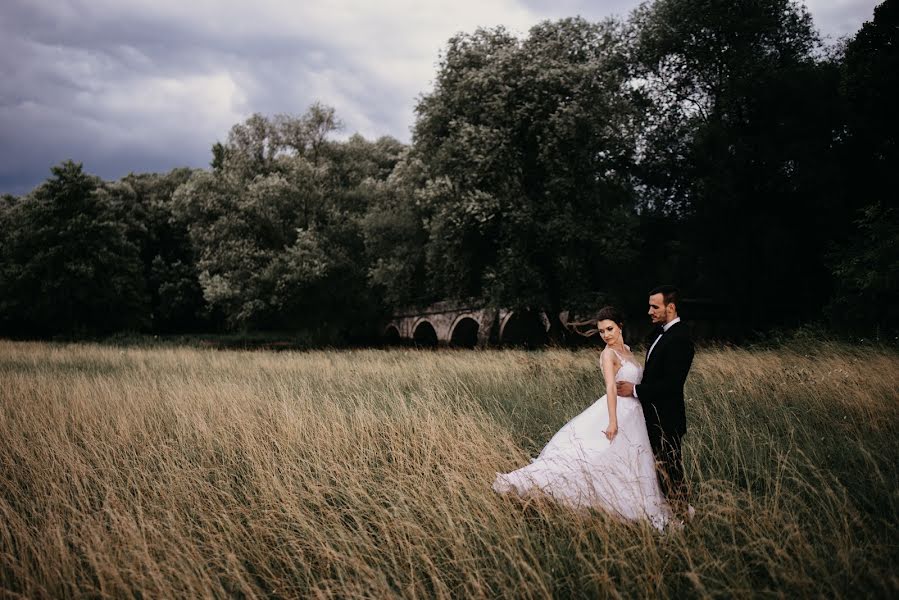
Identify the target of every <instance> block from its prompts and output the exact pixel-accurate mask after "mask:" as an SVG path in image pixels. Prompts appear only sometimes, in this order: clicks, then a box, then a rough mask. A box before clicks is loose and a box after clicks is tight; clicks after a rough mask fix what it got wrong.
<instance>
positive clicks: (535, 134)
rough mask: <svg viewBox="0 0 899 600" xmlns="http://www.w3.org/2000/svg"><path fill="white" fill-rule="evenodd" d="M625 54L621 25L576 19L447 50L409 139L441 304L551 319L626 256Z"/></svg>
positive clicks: (479, 34)
mask: <svg viewBox="0 0 899 600" xmlns="http://www.w3.org/2000/svg"><path fill="white" fill-rule="evenodd" d="M625 56H626V46H625V38H624V32H623V30H622V28H621V26H620V25H618V24H616V23H613V22H606V23H601V24H592V23H588V22H586V21H584V20H583V19H564V20H561V21H558V22H544V23H541V24H540V25H538V26H536V27H534V28H532V29H531V31H530V33H529V35H528V36H527V37H526V38H525V39H523V40H518V39H516V38H514V37H513V36H511V35H510V34H509V33H508V32H506V31H505V30H504V29H502V28H497V29H494V30H484V29H479V30H478V31H476V32H475V33H474V34H471V35H466V34H460V35H457V36H455V37H454V38H452V39H451V40H450V42H449V44H448V47H447V50H446V54H445V56H444V58H443V60H442V63H441V65H440V70H439V72H438V75H437V80H436V83H435V87H434V91H433V92H432V93H431V94H429V95H427V96H425V97H424V98H423V99H422V100H421V102H420V103H419V105H418V108H417V112H418V121H417V122H416V126H415V132H414V147H415V155H416V156H418V157H420V160H421V161H422V163H423V166H424V172H425V183H424V189H423V190H422V192H421V198H422V202H423V203H424V204H425V205H426V206H427V207H428V209H427V210H428V217H429V219H428V230H429V241H428V246H427V265H428V271H429V273H430V276H431V277H432V278H433V280H434V281H435V286H436V288H437V289H438V290H439V291H440V292H442V294H443V295H445V296H450V297H466V296H482V297H485V298H487V299H488V300H489V301H491V302H492V303H494V304H496V305H503V306H532V307H540V308H545V309H548V310H549V312H550V313H551V314H553V315H555V314H558V312H559V310H561V307H562V306H563V305H564V304H565V303H566V302H568V301H570V300H571V299H572V298H573V297H576V296H578V295H579V294H582V293H583V292H584V291H588V290H595V289H598V288H599V287H600V286H608V285H609V283H610V281H612V280H614V277H615V275H616V274H617V273H618V272H619V270H620V269H621V267H622V266H623V265H624V264H627V263H628V261H629V260H630V259H631V258H632V257H633V256H634V253H633V249H634V248H635V247H636V246H637V245H638V244H639V242H638V240H637V239H636V236H635V235H634V228H633V225H634V214H633V212H632V211H630V210H629V208H630V207H631V206H632V205H633V193H632V189H631V186H630V179H629V165H630V164H631V160H632V153H633V139H632V135H633V132H632V131H631V130H630V125H631V122H632V114H631V108H632V105H631V103H630V102H629V97H630V92H629V87H628V85H627V69H626V61H625Z"/></svg>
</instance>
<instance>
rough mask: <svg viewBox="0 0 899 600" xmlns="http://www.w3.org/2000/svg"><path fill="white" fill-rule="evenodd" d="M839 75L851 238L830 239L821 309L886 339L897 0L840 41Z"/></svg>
mask: <svg viewBox="0 0 899 600" xmlns="http://www.w3.org/2000/svg"><path fill="white" fill-rule="evenodd" d="M841 75H842V79H841V93H842V97H843V100H844V103H845V108H846V127H845V130H844V131H843V132H842V136H841V138H840V147H839V149H840V152H841V166H842V169H843V170H844V171H845V172H846V173H847V177H846V179H845V183H844V186H843V194H844V202H845V205H846V206H847V208H848V210H849V211H852V212H851V213H850V214H853V215H855V216H854V218H853V221H854V222H855V225H856V228H855V229H854V231H853V230H852V229H851V228H848V227H846V228H845V229H846V230H849V231H851V232H852V233H851V236H849V237H848V239H840V238H836V240H835V241H836V242H837V243H836V247H835V249H834V250H833V252H832V253H831V265H832V266H833V274H834V278H835V281H836V287H835V291H834V296H833V299H832V302H831V305H830V306H829V311H828V312H829V314H830V316H831V319H832V322H833V323H834V324H835V325H837V326H839V327H840V328H843V329H848V330H855V331H858V332H859V333H863V334H864V335H870V334H871V333H872V332H873V333H877V332H879V333H880V334H881V335H883V336H887V335H890V334H895V333H896V331H897V329H899V315H897V312H896V309H895V306H894V304H895V303H894V301H893V300H892V299H893V298H895V297H896V295H897V291H899V290H897V281H896V275H895V274H896V272H897V268H899V258H897V244H896V240H897V239H899V213H897V211H896V209H895V208H894V207H893V206H891V205H890V202H891V201H894V198H895V197H896V191H895V183H894V179H895V174H896V172H897V169H899V116H897V112H896V108H895V103H896V97H897V94H899V2H896V1H895V0H888V1H887V2H884V3H882V4H881V5H879V6H877V7H876V8H875V9H874V19H873V20H872V21H869V22H866V23H865V24H864V25H863V26H862V28H861V29H860V30H859V31H858V33H857V34H856V35H855V37H854V38H853V39H852V40H850V41H849V42H848V43H847V44H846V47H845V50H844V54H843V60H842V72H841Z"/></svg>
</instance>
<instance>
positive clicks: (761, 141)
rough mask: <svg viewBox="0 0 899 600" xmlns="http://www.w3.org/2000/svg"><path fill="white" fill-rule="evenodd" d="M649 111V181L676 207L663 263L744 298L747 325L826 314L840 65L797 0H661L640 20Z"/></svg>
mask: <svg viewBox="0 0 899 600" xmlns="http://www.w3.org/2000/svg"><path fill="white" fill-rule="evenodd" d="M632 26H633V27H634V28H635V34H634V38H635V40H636V43H635V46H634V57H635V60H634V65H633V66H634V69H635V76H636V77H638V78H639V79H640V80H641V81H642V82H643V85H642V86H641V88H640V93H641V94H642V95H643V96H644V101H645V103H646V106H647V112H646V114H645V119H646V121H645V130H644V131H645V134H644V135H643V136H642V138H641V145H642V148H643V153H642V156H641V160H640V165H639V170H638V171H637V173H638V176H639V177H640V180H641V182H642V184H643V186H644V187H643V190H644V192H645V193H644V195H643V197H642V203H643V206H644V208H645V210H646V211H648V212H653V213H656V214H657V215H664V218H665V219H666V220H667V222H668V227H667V231H668V233H667V234H666V233H665V228H663V229H661V230H660V231H659V233H661V234H662V235H661V237H659V238H656V242H657V245H656V247H657V248H658V247H661V248H663V249H664V250H665V253H664V254H659V253H658V252H656V253H655V254H654V255H653V256H652V257H651V260H655V262H656V263H662V262H664V261H667V260H669V256H667V255H666V254H668V253H673V254H675V255H680V256H675V257H673V258H674V260H678V262H679V265H678V268H677V269H674V270H669V271H668V273H666V275H668V277H670V278H672V279H674V280H677V281H681V282H688V283H686V285H685V286H684V287H688V288H689V289H691V291H692V293H693V294H695V295H698V296H705V297H719V298H721V297H723V296H725V295H727V296H730V297H735V298H739V299H740V304H741V310H740V312H741V315H740V317H741V318H742V319H743V323H742V324H741V325H742V327H743V328H744V329H747V330H751V329H756V328H758V329H765V328H768V327H772V326H777V325H787V326H795V325H798V324H799V323H800V322H802V321H804V320H808V319H810V318H811V319H813V318H817V317H818V316H819V315H820V310H821V307H822V305H823V303H824V301H825V299H826V297H827V295H828V294H829V292H830V277H829V273H828V272H827V269H826V267H825V265H824V264H823V261H822V260H821V257H822V256H823V255H824V253H825V251H826V249H827V248H828V247H829V246H830V245H831V244H832V242H833V240H834V239H835V238H836V237H839V236H840V235H842V232H843V231H844V230H845V226H844V220H845V216H846V212H847V211H846V209H845V208H844V207H843V206H842V199H841V195H840V190H841V188H842V181H841V179H840V174H841V169H840V168H839V156H838V155H837V154H836V153H835V152H834V151H833V140H834V136H835V135H836V132H837V131H838V130H839V129H840V127H841V111H840V101H839V98H838V94H837V87H838V86H837V84H838V69H837V67H836V65H834V64H833V63H832V62H831V61H829V60H827V59H825V58H822V57H821V56H820V52H819V51H820V48H821V46H820V42H819V40H818V38H817V35H816V33H815V31H814V29H813V27H812V22H811V18H810V16H809V15H808V13H807V11H806V10H805V9H804V8H803V7H801V6H799V5H797V4H794V3H792V2H790V1H789V0H763V1H760V2H759V1H740V2H736V3H734V2H733V1H731V0H727V1H725V0H705V1H703V2H693V1H692V0H691V1H687V0H658V1H657V2H654V3H652V4H646V5H644V6H643V7H642V8H641V9H640V10H639V11H638V12H637V13H636V14H635V16H634V19H633V22H632Z"/></svg>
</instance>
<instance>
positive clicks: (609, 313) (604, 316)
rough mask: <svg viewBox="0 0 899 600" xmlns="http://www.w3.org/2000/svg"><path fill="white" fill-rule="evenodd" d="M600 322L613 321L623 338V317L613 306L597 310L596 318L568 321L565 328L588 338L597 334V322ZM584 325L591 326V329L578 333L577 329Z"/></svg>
mask: <svg viewBox="0 0 899 600" xmlns="http://www.w3.org/2000/svg"><path fill="white" fill-rule="evenodd" d="M600 321H613V322H614V323H615V324H616V325H618V327H620V328H621V335H622V337H623V336H624V315H622V314H621V311H619V310H618V309H617V308H615V307H614V306H603V307H602V308H601V309H599V312H598V313H596V316H594V317H591V318H589V319H587V320H585V321H569V322H568V323H567V326H568V327H569V328H570V329H571V330H572V331H574V332H575V333H577V334H578V335H582V336H584V337H590V336H593V335H596V334H597V333H599V322H600ZM584 325H592V326H593V329H588V330H587V331H579V330H578V329H577V328H578V327H582V326H584Z"/></svg>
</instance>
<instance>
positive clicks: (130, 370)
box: [0, 341, 899, 598]
mask: <svg viewBox="0 0 899 600" xmlns="http://www.w3.org/2000/svg"><path fill="white" fill-rule="evenodd" d="M597 358H598V353H597V351H596V350H587V349H583V350H577V351H569V350H555V349H550V350H545V351H539V352H526V351H518V350H474V351H449V350H443V351H425V350H410V349H395V350H375V349H371V350H342V351H338V350H321V351H305V352H265V351H256V352H242V351H219V350H211V349H205V350H204V349H199V348H184V347H180V348H179V347H158V348H119V347H114V346H102V345H91V344H44V343H33V342H11V341H0V597H9V598H18V597H28V598H61V597H89V598H107V597H115V598H121V597H142V598H188V597H189V598H223V597H240V598H262V597H276V598H277V597H285V598H289V597H316V598H333V597H336V598H347V597H371V598H390V597H402V598H448V597H464V598H478V597H516V598H551V597H562V598H569V597H584V598H597V597H598V598H604V597H627V598H657V597H665V598H683V597H704V598H705V597H729V598H730V597H737V598H740V597H777V598H781V597H797V596H801V597H809V596H826V597H858V596H866V597H884V598H886V597H896V596H897V595H899V577H897V572H899V541H897V540H899V535H897V534H899V519H897V516H899V449H897V430H899V355H897V354H896V353H895V352H894V351H892V350H889V349H883V348H876V347H870V346H849V345H844V344H838V343H831V342H821V343H815V344H810V343H796V344H785V345H783V346H781V347H773V348H768V349H761V348H757V349H751V350H746V349H735V348H727V347H710V348H704V349H701V350H700V351H699V353H698V354H697V357H696V360H695V362H694V365H693V369H692V372H691V375H690V378H689V380H688V382H687V387H686V397H687V412H688V421H689V433H688V435H687V437H686V438H685V459H686V468H687V474H688V479H689V481H690V484H691V489H692V493H693V504H694V506H695V507H696V510H697V516H696V518H695V519H694V520H693V521H692V522H691V523H689V524H688V526H687V527H686V528H685V529H683V530H680V531H669V532H667V533H665V534H659V533H658V532H656V531H655V530H654V529H653V528H652V527H650V526H649V525H648V524H641V523H624V522H620V521H618V520H617V519H615V518H613V517H611V516H609V515H607V514H604V513H601V512H590V513H580V512H575V511H571V510H567V509H564V508H561V507H559V506H556V505H554V504H553V503H551V502H547V501H545V500H541V499H539V498H535V499H528V500H519V499H514V498H508V497H503V496H498V495H496V494H494V493H493V491H492V490H491V487H490V486H491V483H492V481H493V478H494V475H495V472H496V471H509V470H512V469H513V468H517V467H519V466H522V465H523V464H525V463H526V462H527V461H528V459H529V457H532V456H534V455H536V454H537V453H538V452H539V450H540V448H541V447H542V446H543V444H545V442H546V441H547V440H548V439H549V438H550V437H551V435H552V434H553V433H554V432H555V431H556V430H557V429H558V428H559V427H560V426H561V425H562V424H564V423H565V422H566V421H567V420H568V419H569V418H571V417H572V416H574V415H576V414H577V413H578V412H580V411H581V410H582V409H583V408H585V407H586V406H587V405H588V404H589V403H591V402H592V401H593V400H595V399H596V398H597V397H599V396H600V395H601V394H602V393H603V392H602V390H601V380H600V376H599V372H598V367H597Z"/></svg>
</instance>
